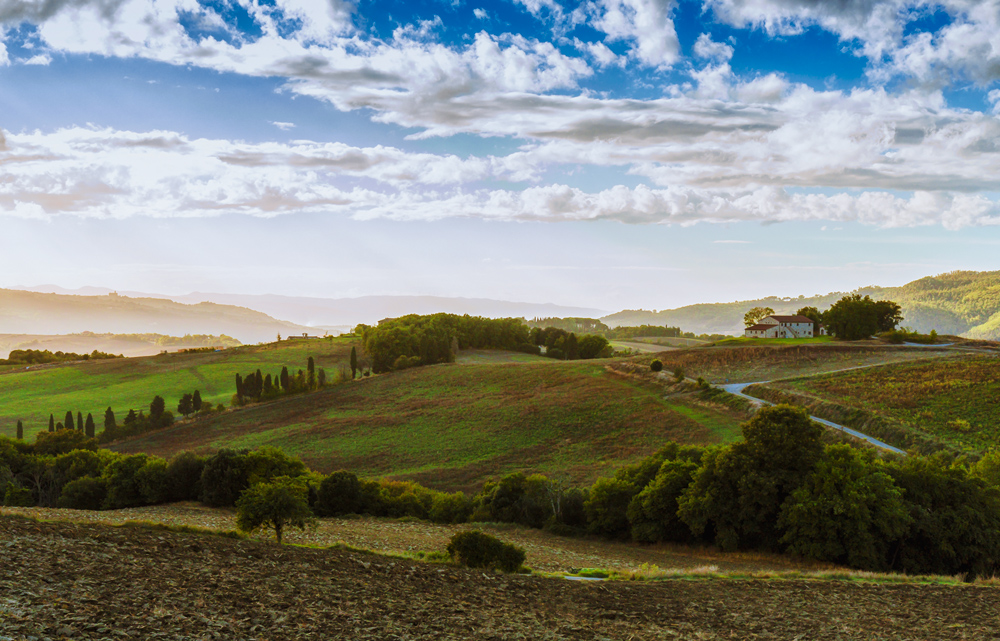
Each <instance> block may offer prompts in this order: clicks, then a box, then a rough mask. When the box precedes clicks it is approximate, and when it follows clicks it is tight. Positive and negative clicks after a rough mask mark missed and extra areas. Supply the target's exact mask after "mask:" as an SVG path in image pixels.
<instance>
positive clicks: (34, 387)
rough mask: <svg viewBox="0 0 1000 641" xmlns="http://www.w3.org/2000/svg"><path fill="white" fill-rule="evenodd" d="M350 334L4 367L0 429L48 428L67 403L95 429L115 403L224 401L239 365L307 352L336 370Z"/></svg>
mask: <svg viewBox="0 0 1000 641" xmlns="http://www.w3.org/2000/svg"><path fill="white" fill-rule="evenodd" d="M354 344H356V339H354V338H353V337H342V338H339V337H338V338H334V339H317V340H309V341H282V342H280V343H271V344H267V345H259V346H245V347H237V348H232V349H227V350H224V351H221V352H200V353H187V354H182V353H169V354H160V355H158V356H149V357H140V358H123V359H112V360H101V361H83V362H78V363H66V364H53V365H38V366H32V367H31V368H30V369H25V368H24V367H23V366H8V367H6V368H4V369H2V370H0V434H6V435H8V436H13V435H14V433H15V429H16V424H17V421H18V420H21V421H23V422H24V431H25V437H26V438H27V437H31V436H32V435H33V434H34V433H35V432H38V431H40V430H45V429H48V420H49V414H54V415H55V417H56V421H60V422H61V421H62V419H63V417H64V416H65V414H66V412H67V411H72V412H73V413H74V414H75V413H76V412H82V413H83V415H84V416H86V415H87V414H88V413H92V414H93V415H94V420H95V422H96V423H97V425H98V430H100V429H101V425H102V424H103V420H104V411H105V409H106V408H108V407H111V408H112V409H113V410H114V412H115V415H116V416H117V418H118V421H119V422H121V420H122V419H123V418H124V416H125V414H126V413H127V412H128V410H129V409H135V410H136V411H139V410H140V409H147V408H148V407H149V402H150V401H151V400H152V398H153V396H155V395H159V396H162V397H163V398H164V399H165V400H166V403H167V409H169V410H176V409H177V401H178V400H179V399H180V397H181V395H182V394H185V393H191V392H193V391H194V390H196V389H197V390H199V391H200V392H201V396H202V399H203V400H204V401H205V402H206V403H208V402H210V403H212V404H213V405H217V404H219V403H224V404H226V405H227V406H228V405H229V403H230V400H231V399H232V396H233V393H234V391H235V383H234V380H235V377H236V374H237V372H238V373H240V374H244V375H245V374H247V373H248V372H252V371H255V370H257V369H258V368H259V369H260V370H261V372H262V373H264V374H269V373H270V374H272V375H273V374H277V373H278V372H280V370H281V367H282V366H287V367H288V369H289V370H290V371H291V372H293V373H294V372H295V371H297V370H298V369H303V370H304V369H305V368H306V361H307V360H308V358H309V357H310V356H313V357H314V358H315V360H316V367H317V368H320V367H322V368H325V369H326V370H327V374H328V375H330V376H332V375H333V373H334V371H335V370H336V369H339V368H341V367H345V366H347V363H348V360H349V357H350V352H351V346H352V345H354Z"/></svg>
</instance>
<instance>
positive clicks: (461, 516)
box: [429, 492, 472, 523]
mask: <svg viewBox="0 0 1000 641" xmlns="http://www.w3.org/2000/svg"><path fill="white" fill-rule="evenodd" d="M471 514H472V500H471V499H469V497H467V496H466V495H465V493H463V492H455V493H454V494H445V493H444V492H436V493H435V494H434V501H433V502H432V503H431V511H430V515H429V516H430V519H431V520H432V521H434V522H435V523H465V522H466V521H468V520H469V516H470V515H471Z"/></svg>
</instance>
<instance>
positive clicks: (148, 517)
mask: <svg viewBox="0 0 1000 641" xmlns="http://www.w3.org/2000/svg"><path fill="white" fill-rule="evenodd" d="M4 511H5V512H7V513H8V514H21V515H24V516H29V517H32V518H38V519H42V520H46V521H49V520H51V521H76V522H82V523H103V524H106V525H122V524H123V523H128V522H130V521H141V522H145V523H159V524H162V525H170V526H176V525H180V526H191V527H196V528H201V529H207V530H215V531H217V532H227V531H231V530H235V529H236V518H235V516H234V513H233V511H232V510H228V509H217V508H210V507H205V506H204V505H202V504H200V503H194V502H185V503H174V504H170V505H151V506H148V507H136V508H127V509H123V510H106V511H100V512H93V511H89V510H61V509H52V508H37V507H29V508H10V507H7V508H4ZM470 527H472V526H470V525H467V524H462V525H435V524H433V523H427V522H422V521H415V520H411V521H407V520H397V519H384V518H373V517H355V518H342V519H320V520H319V523H318V524H317V527H316V528H315V529H313V528H309V529H307V530H305V531H302V530H295V529H292V530H289V531H288V532H287V533H286V535H285V540H286V542H288V543H295V544H300V545H314V546H323V547H328V546H331V545H335V544H337V543H344V544H346V545H348V546H350V547H353V548H363V549H365V550H372V551H375V552H379V553H390V554H413V553H416V552H444V549H445V547H447V545H448V540H449V539H450V538H451V537H452V535H453V534H455V533H456V532H459V531H462V530H468V529H469V528H470ZM475 527H477V528H479V529H483V530H485V531H488V532H490V533H491V534H493V535H495V536H497V537H499V538H501V539H503V540H505V541H507V542H510V543H514V544H515V545H518V546H520V547H522V548H524V550H525V552H526V553H527V561H526V564H527V565H528V566H529V567H531V568H532V569H535V570H542V571H546V572H566V571H567V570H569V569H570V568H574V567H575V568H604V569H607V570H619V571H629V570H636V569H638V568H640V567H641V566H642V565H644V564H645V565H646V566H647V567H650V566H654V565H655V566H657V567H658V568H661V569H664V570H668V569H677V570H685V571H690V570H699V569H705V568H715V569H718V570H719V571H722V572H755V571H782V570H825V569H832V568H833V567H834V566H832V565H829V564H826V563H819V562H815V561H809V560H795V559H792V558H790V557H788V556H782V555H778V554H762V553H756V552H736V553H721V552H718V551H715V550H712V549H706V548H695V547H689V546H683V545H669V544H667V545H639V544H635V543H623V542H615V541H606V540H603V539H594V538H582V539H575V538H567V537H561V536H555V535H553V534H550V533H548V532H544V531H542V530H533V529H530V528H524V527H518V526H512V525H491V524H477V525H476V526H475ZM268 536H269V535H268V534H265V533H261V534H260V535H259V537H258V538H261V539H264V538H267V537H268Z"/></svg>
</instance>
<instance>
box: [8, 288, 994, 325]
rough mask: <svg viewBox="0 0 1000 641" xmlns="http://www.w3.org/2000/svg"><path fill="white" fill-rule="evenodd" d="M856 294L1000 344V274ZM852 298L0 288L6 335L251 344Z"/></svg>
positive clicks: (656, 317)
mask: <svg viewBox="0 0 1000 641" xmlns="http://www.w3.org/2000/svg"><path fill="white" fill-rule="evenodd" d="M43 292H48V293H43ZM856 292H857V293H860V294H862V295H870V296H871V297H872V298H875V299H889V300H894V301H896V302H897V303H899V304H900V305H901V306H902V308H903V315H904V317H905V319H904V321H903V325H904V326H906V327H909V328H910V329H914V330H917V331H920V332H929V331H930V330H932V329H934V330H937V332H938V333H939V334H957V335H962V336H966V337H969V338H986V339H1000V271H998V272H951V273H948V274H941V275H938V276H929V277H927V278H921V279H919V280H915V281H913V282H911V283H907V284H906V285H903V286H902V287H878V286H871V287H864V288H861V289H858V290H856ZM844 295H845V292H834V293H830V294H826V295H824V296H812V297H808V298H806V297H798V298H778V297H773V296H772V297H768V298H761V299H756V300H744V301H736V302H732V303H702V304H698V305H688V306H686V307H680V308H677V309H667V310H661V311H658V312H653V311H647V310H641V309H639V310H625V311H621V312H617V313H614V314H607V313H606V312H605V311H602V310H599V309H593V308H583V307H567V306H561V305H554V304H538V303H518V302H510V301H500V300H491V299H485V298H445V297H437V296H363V297H360V298H310V297H301V296H299V297H296V296H282V295H276V294H261V295H247V294H210V293H200V292H195V293H192V294H186V295H183V296H167V295H163V294H149V293H143V292H118V293H117V294H114V293H112V292H111V290H109V289H106V288H100V287H85V288H81V289H78V290H67V289H63V288H60V287H57V286H54V285H41V286H35V287H26V288H20V289H16V290H11V289H6V290H5V289H0V333H7V334H69V333H75V332H83V331H91V332H114V333H145V332H158V333H161V334H171V335H175V336H182V335H184V334H227V335H229V336H233V337H235V338H237V339H239V340H240V341H243V342H244V343H255V342H260V341H270V340H273V339H274V338H275V336H276V335H277V334H282V335H283V336H285V335H288V334H300V333H310V334H319V335H322V334H323V333H324V331H329V332H330V333H339V332H341V331H349V330H350V329H352V328H353V327H355V326H356V325H357V324H358V323H368V324H374V323H376V322H378V321H379V320H381V319H383V318H392V317H396V316H402V315H404V314H433V313H437V312H447V313H453V314H471V315H474V316H487V317H493V318H499V317H511V316H512V317H523V318H528V319H531V318H546V317H557V318H567V317H582V318H600V319H601V320H602V321H603V322H605V323H606V324H608V325H610V326H612V327H617V326H620V325H669V326H673V327H680V328H681V329H683V330H684V331H686V332H694V333H696V334H741V333H742V332H743V314H744V313H746V311H747V310H748V309H750V308H751V307H771V308H773V309H774V310H775V312H777V313H779V314H789V313H794V312H795V311H796V310H798V309H800V308H802V307H807V306H808V307H817V308H819V309H820V310H821V311H822V310H825V309H827V308H828V307H830V305H832V304H833V303H835V302H836V301H837V300H838V299H840V298H841V297H842V296H844ZM278 319H281V320H278Z"/></svg>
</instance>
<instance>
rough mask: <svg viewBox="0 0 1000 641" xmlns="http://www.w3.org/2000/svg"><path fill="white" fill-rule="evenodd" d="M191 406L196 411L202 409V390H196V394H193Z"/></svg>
mask: <svg viewBox="0 0 1000 641" xmlns="http://www.w3.org/2000/svg"><path fill="white" fill-rule="evenodd" d="M191 407H192V408H194V411H196V412H200V411H201V392H199V391H198V390H195V391H194V394H192V395H191Z"/></svg>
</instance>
